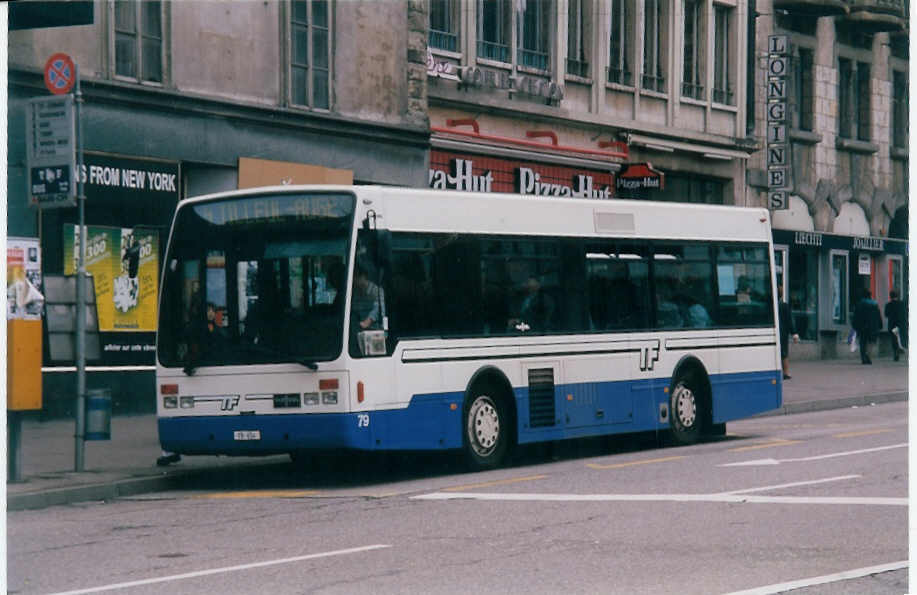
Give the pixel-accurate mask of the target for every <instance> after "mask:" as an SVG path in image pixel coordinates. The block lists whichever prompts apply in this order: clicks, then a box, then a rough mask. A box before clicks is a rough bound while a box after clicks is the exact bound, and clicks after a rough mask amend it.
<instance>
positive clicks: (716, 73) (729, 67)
mask: <svg viewBox="0 0 917 595" xmlns="http://www.w3.org/2000/svg"><path fill="white" fill-rule="evenodd" d="M733 15H734V9H733V8H730V7H728V6H714V7H713V18H714V21H713V30H714V35H713V101H714V102H715V103H722V104H725V105H735V80H734V79H735V74H734V71H735V66H734V62H735V54H736V48H735V47H733V36H732V30H731V29H732V22H733V20H734V19H733Z"/></svg>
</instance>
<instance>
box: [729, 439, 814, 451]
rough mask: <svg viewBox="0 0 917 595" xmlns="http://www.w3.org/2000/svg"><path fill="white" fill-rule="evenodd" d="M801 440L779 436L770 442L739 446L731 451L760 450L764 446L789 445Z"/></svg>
mask: <svg viewBox="0 0 917 595" xmlns="http://www.w3.org/2000/svg"><path fill="white" fill-rule="evenodd" d="M800 442H801V441H800V440H784V439H783V438H777V439H775V440H771V441H770V442H765V443H764V444H756V445H754V446H740V447H739V448H730V449H729V452H744V451H746V450H760V449H762V448H772V447H774V446H788V445H790V444H799V443H800Z"/></svg>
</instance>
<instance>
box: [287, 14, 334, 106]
mask: <svg viewBox="0 0 917 595" xmlns="http://www.w3.org/2000/svg"><path fill="white" fill-rule="evenodd" d="M290 14H291V18H290V38H291V44H290V46H291V50H290V101H291V103H292V104H293V105H296V106H301V107H311V108H316V109H330V107H331V99H330V95H331V93H330V80H331V66H330V64H331V62H330V60H329V55H330V47H331V34H330V31H331V29H330V22H329V19H330V15H329V10H328V2H327V0H293V1H292V2H291V11H290Z"/></svg>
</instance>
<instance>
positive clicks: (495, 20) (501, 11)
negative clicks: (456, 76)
mask: <svg viewBox="0 0 917 595" xmlns="http://www.w3.org/2000/svg"><path fill="white" fill-rule="evenodd" d="M511 18H512V12H511V7H510V3H509V0H479V2H478V57H480V58H486V59H488V60H496V61H497V62H509V60H510V56H509V42H510V32H511V29H510V24H511Z"/></svg>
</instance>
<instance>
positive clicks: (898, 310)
mask: <svg viewBox="0 0 917 595" xmlns="http://www.w3.org/2000/svg"><path fill="white" fill-rule="evenodd" d="M888 297H889V298H891V299H890V300H889V302H888V303H887V304H885V320H886V321H887V322H888V332H890V333H891V334H892V357H893V358H894V360H895V361H898V359H899V358H900V356H901V352H902V351H906V350H907V311H906V309H905V307H904V302H902V301H901V299H900V298H899V296H898V292H897V291H896V290H894V289H892V290H891V291H890V292H889V294H888Z"/></svg>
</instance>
